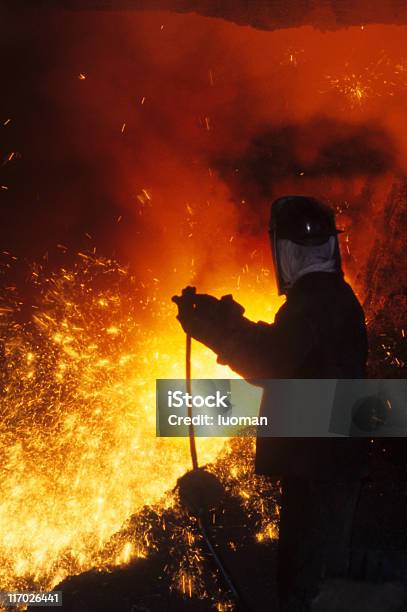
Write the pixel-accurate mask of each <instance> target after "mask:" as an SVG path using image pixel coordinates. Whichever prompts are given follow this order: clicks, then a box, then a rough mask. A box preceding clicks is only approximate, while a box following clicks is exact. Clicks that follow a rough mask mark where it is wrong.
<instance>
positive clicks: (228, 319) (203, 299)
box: [172, 287, 244, 352]
mask: <svg viewBox="0 0 407 612" xmlns="http://www.w3.org/2000/svg"><path fill="white" fill-rule="evenodd" d="M172 301H173V302H175V303H176V304H177V306H178V316H177V319H178V320H179V322H180V323H181V325H182V328H183V330H184V331H185V333H187V334H190V335H191V336H192V337H193V338H195V339H196V340H198V341H199V342H202V343H203V344H205V345H206V346H209V347H210V348H211V349H213V350H214V351H216V352H218V350H219V348H220V346H221V343H222V339H223V338H224V337H225V333H227V332H228V330H229V329H230V328H231V326H232V325H233V323H234V322H235V321H236V320H237V319H238V318H241V317H242V315H243V312H244V309H243V308H242V306H240V304H237V302H235V301H234V300H233V298H232V296H231V295H227V296H223V297H222V299H221V300H218V299H217V298H215V297H213V296H212V295H207V294H204V293H196V289H195V287H186V288H185V289H183V291H182V295H181V296H177V295H175V296H174V297H173V298H172Z"/></svg>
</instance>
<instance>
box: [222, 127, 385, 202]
mask: <svg viewBox="0 0 407 612" xmlns="http://www.w3.org/2000/svg"><path fill="white" fill-rule="evenodd" d="M396 157H397V155H396V146H395V143H394V141H393V138H392V137H391V135H390V134H389V133H388V132H387V131H386V130H385V129H384V128H382V127H380V126H377V125H373V124H372V123H365V124H361V125H360V124H359V125H354V124H351V123H346V122H343V121H337V120H335V119H331V118H326V117H324V118H320V117H316V118H314V119H312V120H311V121H308V122H306V123H301V124H286V125H275V126H268V127H267V128H265V129H263V130H262V131H261V132H260V133H257V134H256V135H255V136H254V137H253V138H252V139H251V140H250V142H249V143H248V145H247V147H246V149H245V150H244V152H243V154H242V155H240V156H239V157H238V158H237V159H235V160H230V159H227V160H217V162H216V163H215V165H216V167H217V169H218V171H219V172H220V174H221V176H222V178H223V179H224V180H225V181H226V182H227V183H228V185H230V187H231V191H232V194H233V197H234V199H235V200H236V201H237V202H241V201H242V200H243V201H246V200H248V201H249V202H257V201H258V200H259V199H264V198H267V199H270V198H272V197H273V195H274V193H275V190H276V187H277V186H278V184H279V183H280V182H281V181H282V180H284V179H291V180H292V181H298V179H299V178H300V177H305V178H306V179H320V180H321V181H324V182H325V181H326V180H327V179H332V178H333V179H335V178H337V179H343V180H348V179H351V178H353V177H361V176H363V177H366V178H369V177H378V176H380V175H384V174H386V173H387V172H389V171H393V172H396V171H397V160H396Z"/></svg>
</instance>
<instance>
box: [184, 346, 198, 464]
mask: <svg viewBox="0 0 407 612" xmlns="http://www.w3.org/2000/svg"><path fill="white" fill-rule="evenodd" d="M191 344H192V341H191V336H190V334H187V345H186V352H185V370H186V387H187V393H189V395H192V383H191ZM188 416H189V417H190V418H191V424H190V425H189V450H190V451H191V459H192V468H193V469H194V470H197V469H198V454H197V452H196V444H195V431H194V426H193V425H192V402H189V406H188Z"/></svg>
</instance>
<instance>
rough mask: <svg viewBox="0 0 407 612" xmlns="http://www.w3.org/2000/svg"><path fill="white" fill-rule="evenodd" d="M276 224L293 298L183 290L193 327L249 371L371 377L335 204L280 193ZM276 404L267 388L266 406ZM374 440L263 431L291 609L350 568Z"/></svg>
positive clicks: (283, 277)
mask: <svg viewBox="0 0 407 612" xmlns="http://www.w3.org/2000/svg"><path fill="white" fill-rule="evenodd" d="M269 231H270V239H271V247H272V254H273V260H274V267H275V271H276V278H277V285H278V289H279V292H280V293H281V294H285V295H286V297H287V299H286V302H285V303H284V305H283V306H282V307H281V308H280V310H279V311H278V313H277V314H276V316H275V320H274V323H273V324H268V323H264V322H261V321H260V322H257V323H255V322H252V321H250V320H248V319H247V318H245V317H244V316H243V313H242V311H241V310H239V308H237V307H236V306H234V307H233V305H235V303H234V302H233V300H232V298H231V296H227V297H225V298H222V300H216V298H213V297H211V296H202V299H201V298H200V297H199V295H198V296H197V297H196V299H195V301H194V305H193V307H192V308H191V306H187V305H186V304H182V301H181V300H182V298H177V299H176V301H177V300H178V301H177V303H178V305H179V307H180V312H179V320H180V322H181V324H182V325H183V327H184V329H185V331H187V332H188V333H191V335H192V336H193V337H194V338H196V339H198V340H200V341H201V342H203V343H204V344H206V345H207V346H209V347H210V348H211V349H212V350H214V351H215V352H216V353H217V355H218V361H219V363H221V364H226V365H228V366H230V367H231V368H232V370H234V371H235V372H237V373H238V374H240V375H241V376H242V377H244V378H246V379H248V380H254V381H259V380H262V379H272V378H282V379H290V378H293V379H295V378H298V379H299V378H312V379H321V378H334V379H338V378H363V377H365V368H366V359H367V338H366V328H365V321H364V315H363V311H362V308H361V306H360V304H359V302H358V300H357V298H356V296H355V294H354V293H353V291H352V289H351V287H350V286H349V284H347V283H346V282H345V280H344V278H343V273H342V269H341V260H340V253H339V246H338V240H337V234H338V233H339V230H337V229H336V227H335V222H334V217H333V214H332V212H331V211H330V210H329V209H327V208H326V207H325V206H324V205H323V204H321V203H320V202H318V201H317V200H315V199H313V198H307V197H303V196H289V197H287V198H280V199H279V200H277V201H276V202H274V203H273V206H272V211H271V220H270V230H269ZM228 305H229V307H230V311H229V313H230V314H229V315H228ZM327 408H328V409H330V407H327ZM269 409H270V400H269V398H268V397H267V388H265V391H264V394H263V401H262V406H261V413H262V412H264V411H265V410H269ZM272 409H273V410H278V406H274V407H272ZM367 444H368V441H367V440H365V439H350V438H275V437H272V438H270V437H262V438H257V447H256V472H257V473H259V474H266V475H270V476H275V477H277V478H279V479H281V481H282V488H283V496H282V511H281V520H280V537H279V558H278V590H279V595H280V603H281V608H282V610H285V611H291V610H292V611H303V610H304V611H305V610H308V609H310V607H309V606H310V605H311V604H310V602H311V600H312V598H313V597H314V596H315V595H316V593H317V592H318V583H319V581H320V579H321V575H322V573H323V572H324V571H328V572H329V571H330V572H331V573H335V574H341V573H342V574H343V573H345V572H346V563H347V561H346V551H347V548H348V546H349V539H350V530H351V524H352V518H353V513H354V509H355V506H356V502H357V498H358V492H359V488H360V480H361V478H362V477H363V476H365V475H366V474H367V460H368V453H367V448H368V447H367Z"/></svg>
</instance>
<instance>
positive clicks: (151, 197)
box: [0, 10, 407, 290]
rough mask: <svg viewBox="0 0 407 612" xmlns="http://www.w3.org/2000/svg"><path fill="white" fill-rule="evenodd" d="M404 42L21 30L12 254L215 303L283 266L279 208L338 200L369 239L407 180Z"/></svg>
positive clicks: (150, 25) (63, 25) (16, 46)
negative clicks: (127, 277) (202, 293)
mask: <svg viewBox="0 0 407 612" xmlns="http://www.w3.org/2000/svg"><path fill="white" fill-rule="evenodd" d="M404 31H405V28H404V27H398V28H396V27H393V26H368V27H366V28H364V30H363V31H362V30H360V28H357V27H355V28H349V29H347V30H340V31H337V32H329V33H321V32H318V31H314V30H313V29H312V28H308V27H307V28H292V29H288V30H282V31H275V32H260V31H257V30H255V29H252V28H249V27H240V26H237V25H235V24H231V23H226V22H224V21H221V20H216V19H212V18H204V17H200V16H196V15H176V14H171V13H165V12H162V13H161V12H151V13H149V12H131V13H130V12H129V13H125V12H117V13H114V12H106V13H104V12H80V13H75V12H73V13H71V12H65V11H62V10H55V11H45V10H44V11H31V12H27V13H23V12H21V11H20V12H19V13H18V14H16V15H15V16H14V17H13V16H12V15H8V17H7V18H6V19H4V20H3V25H2V34H4V36H3V39H2V45H3V50H2V57H3V58H6V59H5V60H3V61H5V64H4V71H3V74H4V75H5V76H4V80H5V82H6V83H7V87H6V94H5V96H4V98H3V100H2V101H1V102H0V108H1V117H0V119H1V120H2V123H3V126H0V129H1V130H2V135H3V140H2V146H1V155H2V160H3V166H2V168H1V173H2V177H1V184H2V185H4V187H5V188H6V189H2V190H1V192H0V197H1V200H2V207H1V213H0V214H1V218H0V239H1V241H2V244H3V248H4V249H6V250H10V251H12V252H16V254H17V255H18V256H21V257H29V258H32V257H38V256H41V255H43V254H44V253H45V252H50V253H51V252H53V249H54V247H55V245H56V244H57V243H61V244H63V245H67V246H68V247H69V248H72V249H86V248H93V247H94V246H96V248H97V250H98V252H101V253H102V254H107V255H110V254H111V255H115V256H118V257H119V258H120V259H121V260H123V261H125V262H130V264H131V266H132V268H133V269H134V270H135V272H136V273H137V274H138V275H139V276H140V278H141V279H143V278H145V277H148V278H157V279H158V281H159V282H162V283H163V284H164V285H165V286H166V287H167V288H168V290H169V288H170V287H171V289H172V288H175V287H180V286H181V285H182V284H183V283H186V282H189V281H191V280H193V281H194V282H198V283H202V285H203V286H206V287H207V288H211V286H215V285H216V284H218V285H219V284H220V283H224V284H225V283H226V284H227V282H228V281H227V280H226V281H225V277H226V278H227V277H228V275H229V276H230V275H231V274H232V271H233V275H234V276H236V277H237V275H238V270H240V269H242V268H243V267H244V266H246V265H247V263H248V262H249V263H250V265H251V266H252V267H254V268H256V269H257V270H259V269H260V268H262V267H264V266H265V265H267V262H268V259H267V258H268V251H267V239H266V234H265V225H264V224H265V219H266V217H267V214H268V212H267V211H268V206H269V201H270V199H271V198H272V197H275V196H279V195H282V194H283V193H287V192H291V193H293V192H294V193H312V194H313V195H316V196H319V197H323V198H324V199H327V200H328V201H329V202H330V203H331V204H332V205H333V206H335V207H336V208H338V210H342V211H344V213H343V218H342V221H343V222H344V223H345V224H346V226H347V228H348V229H351V230H352V229H355V228H357V227H358V223H359V220H360V219H361V217H362V216H366V215H365V213H366V210H367V209H368V208H369V206H371V204H370V202H371V201H376V204H375V205H374V206H375V211H374V212H375V214H380V210H381V208H382V207H381V205H378V204H377V200H378V201H380V202H385V200H386V197H387V195H388V193H389V190H390V188H391V184H392V182H393V180H394V177H395V176H398V175H399V174H400V173H402V172H404V168H405V164H404V161H403V159H404V152H405V151H407V132H406V131H405V129H404V126H403V125H401V123H400V117H401V116H402V114H403V112H404V111H403V109H404V107H405V101H406V100H405V99H406V97H407V96H406V91H407V90H406V83H407V76H405V75H407V58H406V57H405V56H404V55H403V53H404V51H403V48H404V47H403V45H404V40H405V38H404ZM10 32H13V36H11V35H10ZM379 35H380V40H381V46H382V48H381V50H380V51H378V50H377V39H378V36H379ZM339 49H340V50H341V53H338V50H339ZM9 118H10V120H11V121H10V122H9V123H7V124H6V125H4V122H5V121H6V120H7V119H9ZM13 152H14V153H15V155H13V156H12V157H11V159H9V157H10V155H11V153H13ZM254 252H256V253H255V255H253V256H252V255H251V254H252V253H254ZM49 256H50V257H51V255H49ZM250 257H252V259H250V261H249V258H250Z"/></svg>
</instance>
